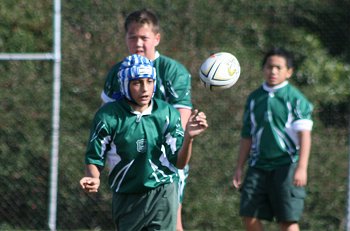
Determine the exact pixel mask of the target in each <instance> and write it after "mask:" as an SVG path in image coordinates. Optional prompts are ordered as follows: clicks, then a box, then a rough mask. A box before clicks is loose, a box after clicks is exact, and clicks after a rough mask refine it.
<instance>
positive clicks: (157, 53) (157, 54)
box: [153, 51, 160, 61]
mask: <svg viewBox="0 0 350 231" xmlns="http://www.w3.org/2000/svg"><path fill="white" fill-rule="evenodd" d="M159 56H160V54H159V52H158V51H156V53H155V54H154V60H153V61H155V60H156V59H158V58H159Z"/></svg>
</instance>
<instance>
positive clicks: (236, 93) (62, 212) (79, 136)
mask: <svg viewBox="0 0 350 231" xmlns="http://www.w3.org/2000/svg"><path fill="white" fill-rule="evenodd" d="M6 2H7V1H6ZM39 2H40V1H39ZM180 2H181V1H180ZM180 2H179V3H178V4H176V7H178V8H176V7H175V5H173V6H172V5H171V4H170V3H169V1H164V3H163V5H162V4H156V3H151V5H152V6H154V7H155V8H156V10H158V11H159V12H160V15H161V16H162V20H163V21H165V22H169V24H171V23H172V22H173V20H175V19H172V18H171V19H169V20H167V19H166V17H165V16H166V13H164V12H162V11H161V9H169V10H168V11H167V12H168V14H172V15H173V13H174V12H180V10H181V9H182V10H184V9H185V8H186V7H185V5H186V4H187V3H186V1H182V2H181V3H180ZM194 2H196V1H193V2H192V3H191V4H190V3H189V4H188V7H192V8H193V7H194V8H196V7H195V6H197V5H196V4H199V3H197V2H196V3H194ZM198 2H201V1H198ZM204 2H205V4H204ZM204 2H203V5H206V4H208V5H209V6H210V4H212V1H207V2H206V1H204ZM214 2H215V1H214ZM225 2H226V1H222V7H223V8H222V9H225V4H226V3H225ZM263 2H264V1H263ZM268 2H269V1H266V4H268ZM41 3H42V4H47V5H48V8H49V7H50V6H51V5H50V3H49V2H47V1H41ZM140 3H142V4H143V5H145V4H144V3H143V1H140ZM1 4H5V2H3V3H1ZM21 4H24V5H25V4H27V3H24V2H21ZM63 4H64V6H63V11H62V13H63V21H62V22H63V24H62V25H63V26H64V27H63V56H62V95H61V99H62V100H61V106H60V108H61V123H60V124H61V125H60V148H59V150H60V151H59V169H58V176H59V178H58V201H57V229H58V230H113V229H114V227H113V223H112V218H111V200H112V198H111V193H110V192H109V188H108V186H107V177H108V176H107V172H106V171H105V172H103V174H102V176H101V179H102V186H101V187H102V188H101V189H100V191H99V192H98V193H97V194H93V195H88V194H86V193H84V192H83V191H82V190H81V189H80V187H79V184H78V182H79V179H80V178H81V177H82V176H83V174H84V152H85V146H86V142H87V138H88V135H89V128H90V125H91V121H92V117H93V114H94V112H95V111H96V109H97V108H98V107H99V106H100V99H99V95H100V92H101V90H102V86H103V81H104V77H105V74H106V71H107V70H108V67H110V66H111V64H112V63H113V62H114V61H111V60H119V59H120V58H122V57H123V54H125V51H124V50H123V49H122V48H120V46H121V45H120V43H121V42H120V41H123V35H122V31H121V30H122V29H121V27H122V26H121V23H120V22H121V21H122V18H123V17H122V16H124V15H125V13H126V12H129V11H130V9H134V7H131V6H130V5H129V4H128V3H125V4H120V6H117V5H116V3H115V2H113V1H106V3H105V2H104V1H98V0H97V1H91V3H86V2H85V1H77V2H76V3H72V2H69V3H68V2H64V3H63ZM74 4H76V5H74ZM79 4H80V6H81V7H80V8H79V9H78V8H77V5H79ZM142 4H141V5H142ZM167 4H168V5H167ZM169 4H170V5H169ZM230 4H231V3H230ZM199 5H200V4H199ZM226 5H227V4H226ZM253 5H254V4H253V3H250V4H248V3H247V4H246V5H245V6H246V7H247V9H246V11H247V15H248V16H249V18H248V19H247V21H249V20H252V22H249V23H251V24H250V25H251V28H247V29H246V30H244V31H243V32H244V33H250V31H255V32H256V31H257V32H259V28H258V29H256V28H254V25H255V26H256V25H258V22H254V20H253V19H254V14H255V13H259V12H261V11H260V9H259V8H258V7H259V6H258V5H257V6H255V8H249V7H251V6H253ZM3 6H5V5H3ZM73 6H75V7H73ZM133 6H134V5H133ZM169 6H172V7H170V8H169ZM248 6H249V7H248ZM162 7H163V8H162ZM167 7H168V8H167ZM183 7H185V8H183ZM213 7H214V6H213ZM209 8H210V7H209ZM209 8H207V9H206V8H205V7H204V8H201V9H199V8H198V11H201V10H203V12H204V10H206V12H209V11H208V10H209ZM214 8H215V7H214ZM242 9H243V8H242ZM283 9H284V10H285V11H286V14H289V15H291V14H293V8H290V9H288V8H283ZM228 10H229V9H228ZM248 10H249V11H248ZM0 12H2V11H0ZM237 12H240V11H238V10H237ZM237 12H236V13H237ZM187 13H188V12H187ZM188 14H189V13H188ZM188 14H184V15H183V17H187V19H188V20H183V21H181V23H183V24H184V25H185V24H186V23H189V24H191V23H193V24H195V23H194V22H193V21H191V20H189V19H191V18H190V16H189V15H188ZM208 14H209V13H208ZM240 14H241V15H238V13H237V14H236V15H237V17H240V18H239V19H236V20H234V19H230V20H229V21H230V23H234V24H237V25H240V24H242V25H243V24H244V23H243V22H242V21H243V20H244V17H243V16H242V15H243V13H242V12H241V13H240ZM106 15H113V17H115V19H113V20H116V21H117V22H116V21H112V20H110V19H109V18H108V17H107V16H106ZM209 15H210V14H209ZM248 16H247V17H248ZM260 16H261V15H260ZM330 16H331V15H328V16H327V17H330ZM94 17H95V18H98V20H96V19H95V20H92V19H93V18H94ZM111 17H112V16H111ZM174 17H175V16H174ZM217 17H219V16H217ZM84 19H85V20H87V21H88V22H89V23H86V24H84ZM117 19H118V20H117ZM89 20H91V21H89ZM108 20H110V22H109V24H106V23H105V22H106V21H108ZM217 20H218V21H220V20H222V19H220V18H218V19H217ZM48 21H50V20H48ZM91 22H93V23H91ZM284 23H287V24H285V25H284V27H285V28H288V29H285V30H284V31H283V30H282V31H279V32H278V33H280V34H285V33H289V29H290V28H293V27H296V25H295V21H289V22H285V21H284ZM288 23H289V24H288ZM116 24H117V28H114V29H112V30H113V32H112V33H110V32H109V33H108V28H111V27H113V26H115V25H116ZM275 24H277V22H275V23H273V25H274V26H276V25H275ZM186 25H187V24H186ZM198 25H204V23H203V22H202V21H201V22H199V24H198ZM0 26H1V27H0V30H5V29H9V28H10V29H11V28H12V29H13V30H15V29H14V28H15V25H11V26H10V27H8V28H6V27H4V26H3V25H0ZM176 26H178V24H175V23H174V25H173V28H175V29H176ZM209 26H210V25H208V27H209ZM243 26H244V25H243ZM243 26H242V27H243ZM237 27H238V26H237ZM1 28H2V29H1ZM173 28H171V27H169V26H167V27H165V28H164V29H165V30H166V32H168V35H167V36H166V37H165V39H167V40H166V41H168V42H169V44H171V45H169V46H166V45H161V46H160V51H164V52H165V53H166V54H167V55H169V56H174V57H175V58H177V59H179V60H181V61H182V62H183V63H184V64H185V66H186V67H188V69H189V70H190V72H191V73H192V75H193V101H194V104H195V106H196V107H199V108H201V109H203V110H204V111H206V113H207V115H208V119H209V124H210V129H209V130H208V132H207V133H206V134H205V135H203V136H202V137H201V138H200V139H198V141H196V143H195V150H194V156H193V160H192V161H191V170H190V178H189V183H188V187H187V189H186V194H185V199H184V208H183V220H184V226H185V228H186V230H242V224H241V221H240V218H239V216H238V206H239V194H238V193H237V192H235V191H234V190H232V188H231V187H230V181H231V178H232V174H233V168H234V164H235V160H236V157H237V153H238V140H239V130H240V126H241V115H242V109H243V106H244V101H245V97H246V96H247V93H248V92H249V91H250V90H253V89H254V88H255V87H256V86H258V85H259V84H260V83H261V78H260V76H257V74H256V73H257V71H259V64H260V63H259V61H260V60H259V59H260V56H259V55H260V53H259V52H257V51H260V45H261V42H263V41H262V38H260V37H259V36H260V35H261V34H260V35H259V34H254V33H253V34H254V35H255V36H256V38H253V37H254V36H251V37H249V39H247V40H245V39H244V38H240V39H242V40H245V42H247V43H250V42H251V43H254V44H256V45H255V46H248V45H247V47H245V46H244V42H242V44H243V45H242V44H241V45H242V50H243V51H240V50H239V49H236V48H235V47H232V46H236V45H237V44H238V42H237V41H236V40H235V41H233V42H232V41H231V42H228V43H227V44H225V45H223V46H222V47H220V46H218V45H215V42H213V40H214V39H215V37H214V36H213V37H212V38H211V39H212V40H210V39H209V38H208V36H206V37H205V38H204V37H202V38H201V37H200V36H199V37H196V36H195V35H194V34H192V33H186V38H184V40H186V39H188V40H190V41H187V44H189V45H188V46H187V45H182V43H181V42H178V43H176V41H179V40H174V39H173V37H174V36H175V35H177V36H179V37H181V35H179V34H178V33H176V31H178V30H175V32H172V29H173ZM187 29H188V28H187ZM209 29H210V28H209ZM211 29H212V30H213V31H215V32H216V33H217V32H218V29H217V28H216V27H215V28H211ZM224 29H226V30H231V31H229V32H227V33H228V34H230V33H233V32H235V31H238V29H239V28H238V29H237V28H234V27H232V28H231V27H224ZM198 30H200V29H198ZM184 31H186V30H184ZM191 31H192V30H191ZM193 31H194V30H193ZM334 31H337V30H335V29H334ZM334 31H333V32H334ZM187 32H190V31H187ZM199 32H201V31H199ZM204 32H205V31H204V30H203V33H204ZM37 33H39V32H38V31H37ZM244 33H243V35H244ZM323 33H324V32H323ZM106 34H108V35H106ZM115 34H117V35H115ZM169 34H171V35H173V37H171V35H169ZM327 36H328V37H327ZM282 37H283V36H282ZM325 37H326V40H325V41H326V42H325V43H330V42H333V43H336V44H338V43H345V42H346V41H347V40H342V39H345V38H344V36H343V37H337V38H335V37H334V33H331V32H329V33H328V34H326V35H323V38H325ZM79 39H80V40H79ZM236 39H237V40H238V39H239V38H236ZM254 39H257V40H254ZM305 39H307V38H305ZM205 40H210V42H209V44H211V46H210V49H209V48H206V47H201V48H200V42H204V41H205ZM221 40H224V39H221ZM228 40H229V38H228ZM232 40H234V39H232ZM248 40H249V41H248ZM2 41H4V40H1V39H0V45H1V46H2V47H3V44H2ZM117 41H119V42H117ZM166 41H164V44H165V43H166ZM184 43H185V42H184ZM196 43H198V44H199V45H198V44H196ZM213 43H214V45H213ZM233 44H234V45H233ZM266 44H268V43H266ZM266 44H265V45H266ZM73 45H74V47H73ZM116 46H117V47H116ZM123 46H124V44H123ZM334 47H337V49H338V46H334ZM189 48H191V49H190V50H187V49H189ZM115 49H117V51H118V52H119V53H118V52H117V53H118V55H120V57H119V56H118V57H117V58H116V57H115V53H116V51H115ZM196 49H197V50H196ZM208 49H209V50H210V51H215V50H223V49H226V50H229V51H234V52H237V57H238V59H239V60H240V61H241V65H242V76H241V78H240V80H239V81H238V83H237V85H235V86H234V87H233V88H232V89H230V90H226V91H223V92H215V93H213V92H209V91H207V89H204V88H203V86H202V85H201V84H200V82H199V79H198V78H197V71H198V67H199V65H200V63H201V61H202V60H203V59H204V58H205V57H206V56H207V55H208V54H209V52H210V51H208ZM301 49H302V48H301ZM0 52H1V50H0ZM331 52H332V51H331ZM333 52H336V51H333ZM252 55H254V56H252ZM253 58H254V61H252V60H253ZM318 67H319V68H322V67H321V66H318ZM342 68H346V65H344V66H342ZM0 73H1V76H0V89H1V90H0V110H1V111H0V121H1V123H0V163H1V168H0V195H1V202H0V230H47V229H49V227H48V220H49V200H50V199H49V198H50V195H49V192H50V189H49V186H50V179H49V177H50V170H51V166H50V153H51V133H52V126H51V123H52V121H51V120H52V118H51V117H52V97H53V95H52V88H53V84H52V81H53V80H52V73H53V67H52V62H51V61H30V60H27V61H3V60H1V61H0ZM253 76H256V77H253ZM297 77H298V76H297ZM299 77H300V75H299ZM344 78H345V76H344ZM304 80H305V79H301V80H300V81H299V84H300V82H303V81H304ZM296 84H298V80H297V81H296ZM312 87H313V85H307V84H305V85H304V87H303V90H304V91H305V93H306V94H307V95H308V93H309V92H311V90H310V89H311V88H312ZM309 90H310V91H309ZM308 91H309V92H308ZM310 97H311V98H310V99H311V101H317V98H315V97H314V98H312V97H313V96H312V95H310ZM321 106H322V107H321ZM349 108H350V107H349V102H348V101H346V100H345V101H344V100H343V101H341V102H336V101H333V102H332V103H326V104H324V105H317V107H316V110H315V115H314V116H315V132H314V135H313V148H312V154H311V159H310V170H309V179H310V182H309V196H308V198H307V201H306V205H307V206H306V209H305V213H304V216H303V221H302V222H301V227H302V229H303V230H321V229H324V230H343V229H344V227H345V222H346V214H345V213H346V199H347V198H346V196H347V195H346V194H347V187H346V185H347V184H346V181H347V174H348V162H347V160H348V154H349V153H348V152H349V151H348V137H349V130H348V124H349V118H348V115H349ZM268 230H277V229H276V227H275V226H273V225H271V227H270V226H268Z"/></svg>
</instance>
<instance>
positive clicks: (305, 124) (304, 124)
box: [292, 119, 313, 131]
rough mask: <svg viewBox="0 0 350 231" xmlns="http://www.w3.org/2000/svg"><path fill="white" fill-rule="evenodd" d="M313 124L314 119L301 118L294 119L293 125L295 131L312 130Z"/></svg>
mask: <svg viewBox="0 0 350 231" xmlns="http://www.w3.org/2000/svg"><path fill="white" fill-rule="evenodd" d="M312 125H313V122H312V120H309V119H301V120H296V121H294V122H293V125H292V126H293V129H294V130H295V131H303V130H307V131H311V130H312Z"/></svg>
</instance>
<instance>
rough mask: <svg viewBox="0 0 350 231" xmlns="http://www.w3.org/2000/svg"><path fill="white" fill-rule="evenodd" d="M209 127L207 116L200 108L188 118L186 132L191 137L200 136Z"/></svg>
mask: <svg viewBox="0 0 350 231" xmlns="http://www.w3.org/2000/svg"><path fill="white" fill-rule="evenodd" d="M207 128H208V122H207V116H206V115H205V114H204V112H199V111H198V109H195V110H193V111H192V114H191V116H190V118H189V119H188V122H187V126H186V132H187V133H188V135H189V136H190V137H191V138H194V137H195V136H198V135H199V134H201V133H202V132H204V131H205V130H206V129H207Z"/></svg>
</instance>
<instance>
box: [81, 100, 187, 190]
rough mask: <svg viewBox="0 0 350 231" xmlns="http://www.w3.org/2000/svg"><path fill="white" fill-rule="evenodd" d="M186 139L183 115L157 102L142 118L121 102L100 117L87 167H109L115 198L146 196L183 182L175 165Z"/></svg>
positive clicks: (103, 110)
mask: <svg viewBox="0 0 350 231" xmlns="http://www.w3.org/2000/svg"><path fill="white" fill-rule="evenodd" d="M183 138H184V132H183V129H182V126H181V120H180V113H179V112H178V111H177V110H176V109H175V108H174V107H172V106H171V105H169V104H168V103H166V102H164V101H162V100H158V99H154V100H152V104H151V106H150V107H149V108H148V109H147V110H146V111H144V112H143V113H139V112H135V111H132V108H131V107H130V105H128V104H127V102H126V100H125V99H121V100H117V101H115V102H111V103H107V104H105V105H104V106H102V107H101V108H100V109H99V111H98V112H97V113H96V115H95V117H94V120H93V126H92V129H91V135H90V141H89V143H88V146H87V151H86V158H85V162H86V164H94V165H98V166H101V167H104V166H105V164H106V163H108V167H109V171H110V173H109V184H110V187H111V189H112V190H113V191H114V192H118V193H142V192H146V191H148V190H150V189H153V188H156V187H157V186H159V185H162V184H168V183H171V182H174V181H176V182H177V181H178V173H177V172H178V170H177V168H176V167H175V165H176V161H177V154H178V151H179V149H180V147H181V146H182V142H183Z"/></svg>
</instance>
